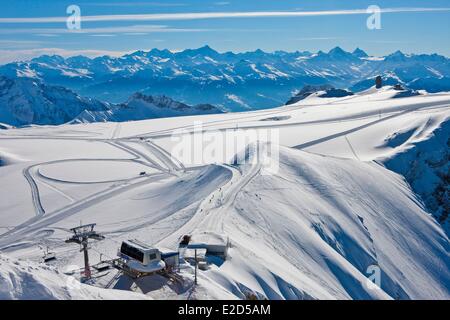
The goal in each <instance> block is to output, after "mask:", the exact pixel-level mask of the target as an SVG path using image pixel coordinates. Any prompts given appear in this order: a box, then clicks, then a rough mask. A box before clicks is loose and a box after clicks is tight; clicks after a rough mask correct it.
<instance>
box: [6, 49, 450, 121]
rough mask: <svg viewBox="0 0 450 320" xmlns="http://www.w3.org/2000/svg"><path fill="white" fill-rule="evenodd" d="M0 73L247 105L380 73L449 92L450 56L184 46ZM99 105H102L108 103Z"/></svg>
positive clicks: (265, 104) (19, 65) (117, 95)
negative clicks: (220, 49)
mask: <svg viewBox="0 0 450 320" xmlns="http://www.w3.org/2000/svg"><path fill="white" fill-rule="evenodd" d="M0 75H3V76H5V77H8V78H11V79H15V78H32V79H34V80H35V81H39V82H41V83H44V84H45V85H56V86H63V87H66V88H69V89H71V90H73V91H75V92H76V93H77V94H79V95H80V96H85V97H90V98H95V99H97V100H100V101H105V103H106V102H107V103H122V102H124V101H127V99H128V98H129V97H130V96H132V95H133V94H134V93H135V92H140V93H142V94H145V95H152V96H154V95H156V96H160V95H165V96H168V97H170V98H172V99H174V100H177V101H181V102H183V103H186V104H194V105H195V104H205V103H208V104H212V105H215V106H217V107H219V108H223V109H226V110H230V111H243V110H248V109H263V108H270V107H275V106H277V105H280V104H283V103H284V102H285V101H287V99H289V97H291V96H292V93H293V92H295V91H297V90H300V89H301V88H302V87H303V86H304V85H324V84H329V85H332V86H334V87H337V88H346V89H350V90H351V91H354V92H357V91H361V90H364V89H367V88H369V87H371V86H372V85H373V79H374V77H375V76H377V75H382V76H383V78H384V80H385V84H391V85H393V84H397V83H401V84H402V85H404V86H406V87H408V88H411V89H415V90H418V89H424V90H426V91H428V92H439V91H449V90H450V59H449V58H447V57H444V56H442V55H438V54H417V55H416V54H413V55H409V54H404V53H402V52H400V51H397V52H395V53H393V54H390V55H387V56H385V57H371V56H369V55H368V54H367V53H366V52H364V51H363V50H361V49H359V48H358V49H356V50H354V51H353V52H346V51H344V50H343V49H341V48H339V47H336V48H334V49H332V50H330V51H329V52H322V51H319V52H317V53H311V52H307V51H303V52H302V51H296V52H284V51H275V52H273V53H267V52H264V51H262V50H256V51H253V52H244V53H233V52H225V53H219V52H217V51H215V50H213V49H212V48H210V47H209V46H204V47H201V48H198V49H186V50H184V51H181V52H171V51H169V50H158V49H153V50H151V51H136V52H133V53H130V54H127V55H124V56H122V57H117V58H114V57H109V56H102V57H97V58H93V59H92V58H88V57H85V56H75V57H70V58H63V57H61V56H47V55H44V56H40V57H37V58H34V59H32V60H30V61H26V62H14V63H9V64H6V65H3V66H0ZM98 106H99V108H100V109H101V108H102V107H101V103H100V104H99V105H98ZM1 107H2V108H4V107H5V105H2V106H1ZM95 111H98V110H95ZM0 122H1V120H0Z"/></svg>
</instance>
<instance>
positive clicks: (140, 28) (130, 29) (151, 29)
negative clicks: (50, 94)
mask: <svg viewBox="0 0 450 320" xmlns="http://www.w3.org/2000/svg"><path fill="white" fill-rule="evenodd" d="M210 30H211V29H189V28H169V27H168V26H163V25H133V26H121V27H101V28H81V29H79V30H77V29H74V30H69V29H67V28H26V29H25V28H14V29H13V28H9V29H6V28H3V29H0V34H23V33H26V34H34V33H36V34H39V35H42V34H46V35H50V34H62V33H64V34H92V33H94V34H111V33H124V34H125V33H127V34H143V33H158V32H160V33H164V32H204V31H210Z"/></svg>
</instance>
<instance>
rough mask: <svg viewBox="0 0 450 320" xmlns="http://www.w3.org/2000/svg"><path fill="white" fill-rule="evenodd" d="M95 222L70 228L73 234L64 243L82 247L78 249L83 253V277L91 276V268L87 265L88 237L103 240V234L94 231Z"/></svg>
mask: <svg viewBox="0 0 450 320" xmlns="http://www.w3.org/2000/svg"><path fill="white" fill-rule="evenodd" d="M94 227H95V223H91V224H85V225H82V226H79V227H75V228H72V229H70V231H72V232H73V236H72V237H71V238H69V239H67V240H66V243H77V244H79V245H81V246H83V248H82V249H81V250H80V251H83V253H84V277H85V279H90V278H91V269H90V267H89V254H88V249H89V247H88V243H89V239H94V240H103V239H105V237H104V236H102V235H101V234H99V233H97V232H96V231H94Z"/></svg>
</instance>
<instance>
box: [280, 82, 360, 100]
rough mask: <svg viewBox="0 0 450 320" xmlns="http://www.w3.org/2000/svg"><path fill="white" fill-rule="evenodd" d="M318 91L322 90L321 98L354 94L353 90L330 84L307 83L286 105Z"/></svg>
mask: <svg viewBox="0 0 450 320" xmlns="http://www.w3.org/2000/svg"><path fill="white" fill-rule="evenodd" d="M321 91H322V92H321ZM317 92H321V93H319V94H318V96H319V97H321V98H341V97H346V96H351V95H353V94H354V93H353V92H351V91H348V90H345V89H337V88H334V87H332V86H330V85H328V84H325V85H319V86H312V85H307V86H304V87H303V88H302V89H301V90H300V91H299V92H297V94H296V95H295V96H293V97H291V98H290V99H289V101H288V102H286V105H289V104H294V103H296V102H298V101H300V100H303V99H305V98H306V97H308V96H310V95H312V94H314V93H317Z"/></svg>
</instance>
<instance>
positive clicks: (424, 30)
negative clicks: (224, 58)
mask: <svg viewBox="0 0 450 320" xmlns="http://www.w3.org/2000/svg"><path fill="white" fill-rule="evenodd" d="M71 4H75V5H78V6H79V7H80V9H81V30H79V31H75V32H74V31H70V30H68V29H67V28H66V21H65V19H66V18H67V17H68V14H67V13H66V9H67V7H68V6H69V5H71ZM369 5H377V6H379V7H380V8H381V9H382V10H384V11H385V12H383V13H382V14H381V29H375V30H370V29H368V28H367V26H366V20H367V18H368V17H369V14H367V13H366V12H365V10H366V9H367V7H368V6H369ZM234 14H237V15H238V17H231V16H232V15H234ZM289 14H293V16H288V15H289ZM449 39H450V2H449V1H448V0H429V1H417V0H409V1H398V0H390V1H380V0H372V1H365V0H346V1H343V0H342V1H332V0H323V1H317V0H283V1H273V0H272V1H268V0H259V1H249V0H155V1H145V0H130V1H125V0H108V1H102V0H90V1H86V0H70V1H66V0H53V1H50V0H14V1H12V0H11V1H2V10H1V12H0V63H5V62H8V61H11V60H16V59H26V58H29V57H31V56H35V55H39V54H44V53H47V54H53V53H56V54H62V55H66V56H67V55H73V54H80V53H81V54H86V55H90V56H95V55H100V54H112V55H119V54H123V53H125V52H129V51H134V50H149V49H151V48H154V47H156V48H160V49H162V48H167V49H170V50H182V49H185V48H196V47H200V46H203V45H205V44H208V45H210V46H211V47H213V48H214V49H216V50H218V51H229V50H231V51H249V50H255V49H258V48H260V49H263V50H265V51H275V50H286V51H295V50H301V51H303V50H309V51H318V50H324V51H327V50H329V49H331V48H333V47H335V46H341V47H342V48H344V49H346V50H353V49H354V48H356V47H360V48H362V49H364V50H366V51H367V52H368V53H369V54H373V55H384V54H388V53H391V52H393V51H396V50H398V49H399V50H402V51H404V52H406V53H440V54H443V55H446V56H450V44H449Z"/></svg>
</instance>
